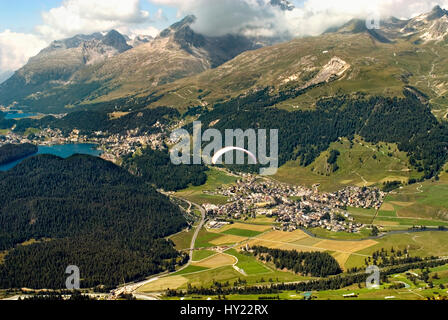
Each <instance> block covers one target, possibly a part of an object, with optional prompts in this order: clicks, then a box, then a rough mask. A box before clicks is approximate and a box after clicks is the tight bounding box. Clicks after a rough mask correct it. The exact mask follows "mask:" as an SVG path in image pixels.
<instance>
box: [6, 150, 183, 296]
mask: <svg viewBox="0 0 448 320" xmlns="http://www.w3.org/2000/svg"><path fill="white" fill-rule="evenodd" d="M0 208H1V209H0V226H1V228H0V251H3V250H8V255H7V256H6V257H5V260H4V264H3V265H0V287H3V288H10V287H31V288H61V287H63V286H64V283H65V282H64V281H65V280H64V279H65V277H66V275H65V274H64V272H65V268H66V267H67V266H68V265H77V266H78V267H79V268H80V269H81V273H82V278H83V281H82V286H83V287H92V286H96V285H100V284H103V285H107V286H113V285H117V284H119V283H122V282H123V281H130V280H135V279H139V278H142V277H143V276H145V275H146V276H147V275H150V274H153V273H157V272H160V271H163V270H166V269H173V268H174V266H175V264H176V263H177V262H179V261H180V260H183V261H185V257H180V256H179V254H178V253H177V252H176V251H175V250H174V248H173V245H172V243H171V242H169V241H166V240H164V239H163V238H164V237H165V236H167V235H169V234H173V233H176V232H177V231H179V230H181V229H182V228H183V227H185V226H186V221H185V219H184V217H183V216H182V213H181V212H180V209H179V208H178V207H177V206H175V205H174V204H172V203H171V202H170V201H169V199H168V198H166V197H165V196H163V195H161V194H159V193H157V192H156V191H155V189H154V188H153V187H151V186H149V185H148V184H147V183H146V182H145V181H144V180H143V179H141V178H139V177H135V176H133V175H131V174H130V173H128V172H127V171H126V170H124V169H122V168H120V167H118V166H116V165H114V164H112V163H110V162H106V161H104V160H102V159H99V158H95V157H90V156H85V155H76V156H73V157H71V158H68V159H66V160H63V159H61V158H58V157H55V156H50V155H39V156H36V157H32V158H30V159H27V160H25V161H23V162H22V163H21V164H19V165H18V166H16V167H15V168H13V169H11V170H9V171H7V172H4V173H0ZM31 239H35V240H38V242H35V243H33V242H29V240H31ZM24 242H27V243H26V245H20V244H23V243H24ZM11 248H15V249H11Z"/></svg>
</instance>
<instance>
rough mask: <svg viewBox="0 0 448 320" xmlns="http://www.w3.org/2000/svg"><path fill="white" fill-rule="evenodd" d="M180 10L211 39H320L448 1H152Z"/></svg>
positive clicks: (420, 10)
mask: <svg viewBox="0 0 448 320" xmlns="http://www.w3.org/2000/svg"><path fill="white" fill-rule="evenodd" d="M150 2H152V3H155V4H160V5H169V6H173V7H176V8H178V10H179V13H180V15H185V14H194V15H196V17H197V18H198V21H197V23H196V24H195V25H194V26H193V28H194V29H195V30H196V31H198V32H202V33H206V34H209V35H221V34H226V33H238V32H243V33H246V34H248V33H249V34H260V35H275V34H277V35H278V34H285V33H288V34H290V35H292V36H304V35H316V34H319V33H322V32H323V31H325V30H326V29H328V28H329V27H331V26H335V25H339V24H342V23H344V22H346V21H348V20H349V19H352V18H364V17H367V16H368V15H370V14H372V13H374V12H379V13H380V14H381V15H382V17H389V16H397V17H399V18H410V17H412V16H414V15H416V14H420V13H423V12H427V11H429V10H431V9H432V8H433V7H434V6H435V5H437V4H439V5H441V6H444V7H448V0H439V1H434V0H337V1H329V0H305V1H303V5H302V6H300V7H297V8H296V9H294V10H293V11H286V12H283V11H281V10H279V9H278V8H273V7H271V6H269V5H268V2H269V0H150Z"/></svg>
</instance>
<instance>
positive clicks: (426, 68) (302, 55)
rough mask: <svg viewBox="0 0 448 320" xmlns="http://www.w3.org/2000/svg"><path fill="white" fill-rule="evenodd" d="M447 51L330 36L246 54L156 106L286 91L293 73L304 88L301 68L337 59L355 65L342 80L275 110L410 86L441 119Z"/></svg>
mask: <svg viewBox="0 0 448 320" xmlns="http://www.w3.org/2000/svg"><path fill="white" fill-rule="evenodd" d="M324 51H328V53H323V52H324ZM447 51H448V48H447V47H445V46H443V45H438V44H434V43H428V44H424V45H420V46H417V45H414V44H412V43H411V42H406V41H398V42H396V43H393V44H384V43H378V42H375V41H373V40H372V39H371V38H370V37H369V36H367V35H366V34H356V35H350V34H345V35H342V34H326V35H322V36H320V37H309V38H304V39H297V40H293V41H291V42H287V43H283V44H279V45H276V46H273V47H267V48H262V49H259V50H256V51H251V52H246V53H243V54H241V55H240V56H238V57H236V58H235V59H233V60H231V61H229V62H227V63H226V64H224V65H222V66H221V67H219V68H216V69H212V70H208V71H206V72H203V73H201V74H199V75H197V76H194V77H190V78H185V79H181V80H178V81H176V82H174V83H171V84H168V85H166V86H162V87H160V88H159V89H158V90H157V94H158V95H163V97H162V99H160V100H159V101H157V102H155V103H154V104H153V105H152V106H160V105H164V106H173V107H175V108H178V109H180V110H186V109H187V107H188V106H196V105H200V104H201V103H205V104H209V105H211V104H213V103H215V102H217V101H219V100H226V99H228V98H230V97H236V96H238V95H240V94H243V93H245V92H247V91H249V90H251V89H254V88H259V87H265V86H274V87H275V89H276V90H282V89H283V87H284V82H283V80H284V79H286V78H288V77H290V76H292V75H298V78H299V80H297V81H293V82H290V83H288V85H293V86H301V85H303V84H304V83H306V79H307V77H306V72H304V71H303V70H314V69H317V70H319V69H320V68H321V67H322V66H324V65H325V64H327V63H328V61H329V60H330V59H331V58H333V57H335V56H337V57H339V58H341V59H343V60H344V61H346V62H348V63H349V64H350V65H351V68H350V70H349V71H348V72H347V74H346V75H345V76H344V77H343V78H342V79H340V80H339V81H334V82H330V83H328V84H326V85H325V86H321V87H317V88H314V89H312V90H309V91H308V92H307V93H306V94H304V95H302V96H300V97H298V98H295V99H291V100H288V101H284V102H282V103H280V104H279V105H278V106H277V107H279V108H284V109H287V110H297V109H312V108H313V107H314V103H315V101H316V100H317V99H319V98H321V97H323V96H332V95H335V94H338V93H354V92H365V93H368V94H371V95H384V96H401V95H402V91H403V87H404V86H405V85H412V86H415V87H417V88H418V89H419V90H421V91H422V92H424V93H426V94H427V95H429V97H430V98H431V102H432V103H433V104H434V109H435V110H434V113H435V114H436V115H438V116H440V117H442V116H444V115H445V114H446V113H447V112H448V107H447V106H448V101H447V98H446V97H445V92H446V90H447V87H446V80H448V76H447V74H448V67H447V65H448V64H447V63H446V62H447V60H448V58H447V57H448V54H447V53H448V52H447ZM307 72H308V71H307ZM151 92H152V89H151V90H149V91H148V90H147V91H142V92H141V95H142V96H143V95H147V94H149V93H151ZM208 92H210V93H209V94H207V95H206V96H205V97H202V96H203V95H204V93H208Z"/></svg>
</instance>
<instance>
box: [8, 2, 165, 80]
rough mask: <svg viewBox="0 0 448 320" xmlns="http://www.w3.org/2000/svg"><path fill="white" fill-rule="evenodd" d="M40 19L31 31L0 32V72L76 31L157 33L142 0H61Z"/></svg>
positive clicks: (17, 67)
mask: <svg viewBox="0 0 448 320" xmlns="http://www.w3.org/2000/svg"><path fill="white" fill-rule="evenodd" d="M157 15H159V16H162V15H163V12H161V11H160V12H158V13H155V17H156V18H157ZM42 20H43V23H42V24H41V25H38V26H36V28H35V33H34V34H23V33H14V32H11V31H9V30H6V31H4V32H2V33H0V74H2V75H4V74H7V73H10V72H11V71H15V70H17V69H19V68H20V67H22V66H23V65H24V64H25V63H26V62H27V61H28V59H29V58H30V57H32V56H35V55H36V54H37V53H39V51H40V50H41V49H43V48H44V47H46V46H47V45H48V44H49V43H50V42H51V41H53V40H58V39H63V38H68V37H71V36H74V35H76V34H81V33H82V34H90V33H93V32H99V31H108V30H111V29H117V30H120V31H122V32H124V33H127V34H130V35H134V34H136V33H140V34H150V35H154V34H157V33H158V30H157V29H156V28H153V27H151V26H150V23H151V17H150V14H149V12H147V11H144V10H142V9H141V0H95V1H92V0H64V1H63V2H62V3H61V5H60V6H59V7H56V8H53V9H51V10H49V11H46V12H42ZM2 77H4V76H2Z"/></svg>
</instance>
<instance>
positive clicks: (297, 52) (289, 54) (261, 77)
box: [0, 0, 448, 117]
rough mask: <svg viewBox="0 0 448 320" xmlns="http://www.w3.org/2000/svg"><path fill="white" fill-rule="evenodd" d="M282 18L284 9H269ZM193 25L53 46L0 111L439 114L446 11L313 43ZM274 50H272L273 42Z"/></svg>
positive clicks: (355, 26)
mask: <svg viewBox="0 0 448 320" xmlns="http://www.w3.org/2000/svg"><path fill="white" fill-rule="evenodd" d="M271 4H272V5H275V6H279V7H280V8H282V9H283V10H291V9H292V8H293V7H292V5H291V4H290V3H289V2H287V1H284V0H282V1H280V0H272V1H271ZM195 20H196V18H195V17H194V16H187V17H185V18H184V19H183V20H181V21H179V22H177V23H175V24H173V25H172V26H170V27H169V28H167V29H165V30H163V31H162V32H161V33H160V34H159V35H158V36H157V37H156V38H151V37H143V36H142V37H137V38H135V39H134V40H131V39H129V38H128V37H126V36H124V35H121V34H120V33H118V32H117V31H114V30H113V31H110V32H109V33H107V34H106V33H95V34H92V35H78V36H75V37H73V38H70V39H66V40H62V41H55V42H53V43H52V44H51V45H50V46H49V47H48V48H46V49H44V50H42V51H41V52H40V53H39V54H38V55H37V56H36V57H33V58H31V59H30V61H29V62H28V64H27V65H25V66H24V67H23V68H21V69H20V70H18V71H17V72H16V73H15V74H14V75H13V76H12V77H11V78H10V79H8V80H7V81H5V82H4V83H3V84H1V85H0V104H3V105H8V104H11V103H13V102H18V103H19V104H21V105H25V106H30V107H31V108H32V109H34V110H38V111H41V112H68V111H70V110H73V108H74V106H77V105H87V106H88V105H90V104H91V103H96V102H104V101H113V100H115V99H119V98H125V99H132V98H135V97H148V96H157V97H158V99H156V102H154V103H153V105H154V106H161V105H162V106H172V107H175V108H178V109H181V110H185V109H187V108H188V107H193V106H197V105H202V106H207V105H212V104H213V103H216V102H217V101H222V100H227V99H229V98H231V97H237V96H239V95H241V94H247V93H248V92H252V91H256V90H259V89H260V88H265V87H270V88H272V90H273V92H281V91H283V90H288V88H291V87H295V88H301V89H304V90H307V89H309V91H308V92H307V94H306V95H302V96H299V97H297V98H294V99H292V100H291V101H284V102H282V104H281V105H279V106H278V107H280V108H286V109H288V110H294V109H303V108H312V106H313V105H314V103H315V102H316V100H317V99H318V98H319V97H322V96H334V95H335V94H337V93H344V94H357V93H359V92H365V93H367V94H381V95H385V96H401V95H402V93H403V90H408V91H412V92H413V93H414V94H417V95H418V96H419V98H420V99H422V101H427V102H431V103H432V105H433V106H434V109H435V110H434V112H435V114H436V115H437V116H441V117H443V116H445V115H446V112H447V108H446V104H445V99H446V97H445V94H446V92H447V90H448V79H447V78H446V76H445V75H446V74H447V72H446V71H447V70H445V69H446V67H445V66H446V58H445V57H448V52H445V51H446V50H447V49H446V41H447V40H448V37H447V36H448V11H446V10H444V9H442V8H441V7H440V6H437V7H435V8H434V9H433V10H432V11H431V12H428V13H425V14H422V15H419V16H417V17H415V18H412V19H409V20H400V19H397V18H393V17H391V18H388V19H385V20H383V21H381V24H380V26H381V27H380V29H368V28H367V27H366V23H365V21H364V20H359V19H354V20H351V21H349V22H347V23H346V24H344V25H342V26H339V27H335V28H331V29H329V30H327V31H326V32H325V33H324V34H322V35H320V36H317V37H305V38H300V39H293V40H290V41H286V42H282V39H279V38H262V37H252V38H249V37H245V36H242V35H226V36H221V37H210V36H205V35H202V34H199V33H197V32H195V31H194V29H193V28H192V26H193V25H194V23H195ZM279 42H281V43H279Z"/></svg>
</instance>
